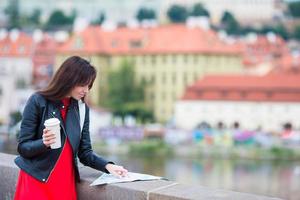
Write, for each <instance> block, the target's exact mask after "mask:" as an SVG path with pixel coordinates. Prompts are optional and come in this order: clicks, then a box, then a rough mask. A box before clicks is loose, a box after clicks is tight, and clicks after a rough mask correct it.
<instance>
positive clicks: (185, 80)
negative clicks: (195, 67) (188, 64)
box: [183, 72, 188, 86]
mask: <svg viewBox="0 0 300 200" xmlns="http://www.w3.org/2000/svg"><path fill="white" fill-rule="evenodd" d="M183 84H184V86H187V85H188V77H187V73H186V72H185V73H184V74H183Z"/></svg>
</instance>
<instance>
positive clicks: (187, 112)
mask: <svg viewBox="0 0 300 200" xmlns="http://www.w3.org/2000/svg"><path fill="white" fill-rule="evenodd" d="M299 102H300V75H285V74H277V75H267V76H242V75H239V76H233V75H231V76H206V77H204V78H203V79H200V80H199V81H198V82H197V83H195V84H194V85H193V86H191V87H189V88H188V89H187V90H186V92H185V94H184V96H183V98H182V99H181V100H180V101H178V102H177V104H176V111H175V121H176V124H177V126H178V127H181V128H185V129H192V128H195V127H196V126H197V125H198V124H200V123H202V122H206V123H209V124H211V125H216V124H217V123H219V122H222V123H224V124H225V125H226V126H227V127H230V126H231V125H232V124H233V123H234V122H239V123H240V124H241V127H242V128H246V129H252V130H255V129H258V128H262V129H263V130H269V131H278V130H281V128H282V125H283V124H285V123H287V122H289V123H291V124H293V126H294V127H300V121H299V117H300V103H299Z"/></svg>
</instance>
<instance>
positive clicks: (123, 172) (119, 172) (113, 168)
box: [105, 163, 128, 178]
mask: <svg viewBox="0 0 300 200" xmlns="http://www.w3.org/2000/svg"><path fill="white" fill-rule="evenodd" d="M105 168H106V169H107V171H109V173H111V174H112V175H114V176H116V177H118V178H121V177H125V176H127V173H128V171H127V169H125V168H124V167H123V166H119V165H114V164H110V163H109V164H107V165H106V166H105Z"/></svg>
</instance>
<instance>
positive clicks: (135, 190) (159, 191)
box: [0, 153, 278, 200]
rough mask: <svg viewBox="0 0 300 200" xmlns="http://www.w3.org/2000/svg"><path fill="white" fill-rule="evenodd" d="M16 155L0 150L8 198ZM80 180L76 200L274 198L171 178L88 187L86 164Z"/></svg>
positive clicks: (1, 184)
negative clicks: (181, 181) (189, 184)
mask: <svg viewBox="0 0 300 200" xmlns="http://www.w3.org/2000/svg"><path fill="white" fill-rule="evenodd" d="M15 157H16V156H15V155H10V154H4V153H0V199H1V200H11V199H13V196H14V191H15V186H16V181H17V177H18V173H19V169H18V168H17V166H16V165H15V164H14V161H13V160H14V158H15ZM80 174H81V178H82V181H81V183H79V184H78V185H77V191H78V199H79V200H85V199H86V200H96V199H111V200H115V199H116V200H117V199H120V200H135V199H142V200H144V199H145V200H157V199H158V200H167V199H168V200H169V199H176V200H183V199H200V200H202V199H203V200H275V199H277V200H278V198H271V197H265V196H258V195H253V194H246V193H239V192H233V191H227V190H220V189H211V188H207V187H201V186H188V185H183V184H179V183H176V182H172V181H165V180H158V181H137V182H130V183H119V184H111V185H104V186H89V184H90V183H91V181H92V180H93V179H94V178H95V177H98V176H99V175H100V172H98V171H96V170H93V169H91V168H88V167H81V168H80Z"/></svg>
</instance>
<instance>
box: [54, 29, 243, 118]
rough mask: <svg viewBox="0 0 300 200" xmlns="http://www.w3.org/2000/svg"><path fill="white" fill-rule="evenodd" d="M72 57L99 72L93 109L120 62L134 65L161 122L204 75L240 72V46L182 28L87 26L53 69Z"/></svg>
mask: <svg viewBox="0 0 300 200" xmlns="http://www.w3.org/2000/svg"><path fill="white" fill-rule="evenodd" d="M76 54H77V55H81V56H86V57H88V59H89V60H91V61H92V63H93V64H94V65H95V66H96V67H98V73H99V74H98V76H97V77H98V80H97V81H95V83H94V87H93V89H92V92H91V95H92V96H91V100H92V102H93V103H94V104H98V103H99V100H100V96H102V97H105V95H106V93H105V89H102V90H101V91H100V92H99V88H100V86H102V87H104V88H105V87H107V76H108V73H109V72H110V71H113V70H117V69H118V68H119V67H120V65H121V63H122V62H123V61H124V60H127V61H130V62H132V63H134V66H135V68H134V69H135V72H136V76H137V77H136V78H137V80H138V81H143V80H144V81H146V82H148V86H147V89H146V103H147V105H148V106H149V107H151V108H152V110H153V111H154V114H155V117H156V119H158V120H160V121H165V120H168V119H170V117H172V115H173V109H174V103H175V102H176V101H177V99H178V98H180V97H181V96H182V95H183V92H184V91H185V89H186V87H187V86H189V85H191V84H193V83H194V81H196V80H198V79H199V78H201V77H202V76H203V75H205V74H224V73H241V71H242V69H243V65H242V47H241V46H240V45H239V44H237V43H234V42H232V41H231V42H228V41H223V40H221V39H220V38H219V37H218V34H217V33H215V32H214V31H212V30H209V29H203V28H200V27H188V26H185V25H168V26H159V27H152V28H118V29H114V30H105V29H103V28H100V27H89V28H87V29H85V30H84V31H82V32H78V33H75V34H74V35H73V37H72V38H71V39H70V40H69V41H68V42H66V44H65V45H63V46H62V47H61V48H60V49H59V51H58V57H57V64H56V66H59V65H60V64H61V63H62V61H63V60H64V59H65V58H66V57H67V56H70V55H76ZM101 92H102V93H101ZM100 103H101V102H100Z"/></svg>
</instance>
